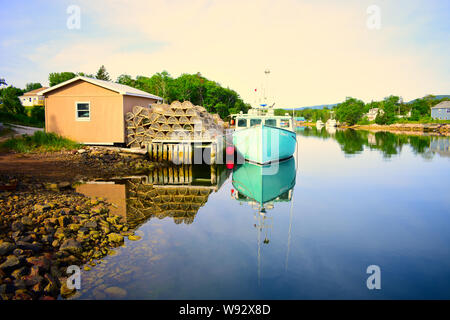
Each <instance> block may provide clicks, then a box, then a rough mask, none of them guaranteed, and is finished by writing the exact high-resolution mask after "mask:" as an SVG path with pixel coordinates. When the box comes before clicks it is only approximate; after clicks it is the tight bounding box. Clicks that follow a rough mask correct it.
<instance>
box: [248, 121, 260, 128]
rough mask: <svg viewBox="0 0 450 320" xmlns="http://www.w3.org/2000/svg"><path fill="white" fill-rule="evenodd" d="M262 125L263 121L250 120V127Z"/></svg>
mask: <svg viewBox="0 0 450 320" xmlns="http://www.w3.org/2000/svg"><path fill="white" fill-rule="evenodd" d="M258 124H261V119H250V127H252V126H256V125H258Z"/></svg>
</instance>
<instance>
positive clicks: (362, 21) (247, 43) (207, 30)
mask: <svg viewBox="0 0 450 320" xmlns="http://www.w3.org/2000/svg"><path fill="white" fill-rule="evenodd" d="M79 3H80V6H81V9H82V15H87V16H88V18H89V19H92V20H94V21H95V28H97V29H96V30H95V33H96V37H95V38H92V37H91V36H90V33H91V30H90V29H89V28H93V27H94V25H93V24H83V26H82V28H84V29H83V32H84V36H82V37H81V38H80V39H79V40H77V42H75V43H68V44H63V45H62V44H61V41H60V40H59V39H55V40H54V41H55V42H54V43H49V44H47V43H46V44H44V45H42V46H41V47H39V48H37V49H36V51H34V52H33V53H32V54H30V55H28V58H30V59H32V60H33V59H34V60H35V61H41V62H40V63H43V64H45V66H46V68H48V71H49V72H52V71H58V70H62V69H64V70H62V71H66V70H74V71H84V72H95V71H96V70H97V69H98V67H99V66H100V65H101V64H104V65H105V66H106V67H107V70H108V71H109V73H110V74H111V75H112V76H114V77H117V76H118V75H120V74H121V73H128V74H131V75H138V74H141V75H151V74H153V73H154V72H159V71H162V70H167V71H169V72H170V73H171V74H172V75H174V76H177V75H179V74H181V73H183V72H188V73H194V72H201V73H202V74H203V75H205V76H206V77H208V78H210V79H213V80H216V81H218V82H220V83H221V84H222V85H225V86H229V87H231V88H233V89H235V90H236V91H237V92H239V93H240V94H241V95H242V96H243V98H244V99H245V100H246V101H248V102H253V100H254V96H253V95H254V93H253V92H254V88H256V87H260V86H261V84H262V82H263V81H264V79H263V77H264V73H263V71H264V70H265V69H266V68H270V70H271V76H270V81H269V93H271V94H269V96H272V97H273V98H274V101H275V102H276V105H277V106H300V105H311V104H318V103H334V102H338V101H342V100H343V99H345V97H346V96H355V97H358V98H362V99H363V100H365V101H370V100H371V99H380V98H383V97H384V96H387V95H389V94H398V95H402V96H403V97H404V99H405V100H408V99H412V98H416V97H417V96H421V95H424V94H427V93H448V92H446V90H448V89H449V88H450V86H449V84H450V83H449V76H448V70H447V72H446V71H445V69H446V68H447V69H448V67H449V63H448V61H447V60H448V59H446V56H447V57H448V54H449V45H448V44H447V45H445V44H442V43H430V44H428V45H427V46H421V45H420V44H419V43H416V41H415V40H416V39H415V38H414V37H415V34H414V32H415V31H417V29H418V28H420V27H421V25H423V24H426V23H428V22H427V21H429V19H426V18H424V17H421V16H420V12H419V14H418V13H417V9H418V8H419V9H420V6H424V5H426V3H425V2H418V3H416V2H408V4H409V5H408V6H407V7H405V10H404V11H405V14H408V15H409V16H408V19H406V18H405V16H404V15H403V13H402V11H399V10H398V9H399V8H401V5H398V4H397V5H391V4H390V3H388V2H385V1H380V7H381V9H382V28H381V30H379V31H373V30H368V29H367V27H366V19H367V13H366V9H367V7H368V6H369V5H370V4H372V3H369V2H367V3H365V2H361V1H350V2H346V3H343V2H338V3H336V2H334V1H315V2H311V1H293V0H278V1H269V0H263V1H236V0H227V1H207V0H194V1H181V0H172V1H162V0H155V1H95V2H93V1H79ZM405 4H406V2H403V5H405ZM82 18H83V16H82ZM428 18H429V17H428ZM92 32H94V30H92ZM99 32H100V34H101V35H102V36H100V37H99V36H98V33H99ZM398 42H400V43H402V45H399V44H398ZM147 47H148V48H147ZM436 47H439V48H440V51H437V52H436V51H435V50H434V49H435V48H436ZM438 52H439V53H438Z"/></svg>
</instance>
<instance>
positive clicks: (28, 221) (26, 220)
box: [20, 217, 33, 226]
mask: <svg viewBox="0 0 450 320" xmlns="http://www.w3.org/2000/svg"><path fill="white" fill-rule="evenodd" d="M20 221H21V222H22V224H23V225H25V226H32V225H33V219H31V218H30V217H23V218H22V219H21V220H20Z"/></svg>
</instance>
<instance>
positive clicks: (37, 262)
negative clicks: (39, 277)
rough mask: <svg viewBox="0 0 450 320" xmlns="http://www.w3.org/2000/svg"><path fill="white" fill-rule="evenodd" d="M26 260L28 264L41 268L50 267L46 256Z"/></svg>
mask: <svg viewBox="0 0 450 320" xmlns="http://www.w3.org/2000/svg"><path fill="white" fill-rule="evenodd" d="M27 262H28V263H29V264H32V265H33V266H38V267H40V268H42V269H43V270H49V269H50V260H48V259H47V258H45V257H43V256H41V257H30V258H27Z"/></svg>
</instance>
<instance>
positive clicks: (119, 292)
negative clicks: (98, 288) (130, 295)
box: [105, 287, 127, 299]
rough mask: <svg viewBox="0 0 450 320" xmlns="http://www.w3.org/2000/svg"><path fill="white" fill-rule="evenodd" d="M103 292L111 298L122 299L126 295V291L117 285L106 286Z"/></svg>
mask: <svg viewBox="0 0 450 320" xmlns="http://www.w3.org/2000/svg"><path fill="white" fill-rule="evenodd" d="M105 293H106V294H107V295H108V296H109V297H111V298H113V299H123V298H125V297H126V296H127V291H126V290H125V289H122V288H119V287H109V288H106V289H105Z"/></svg>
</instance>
